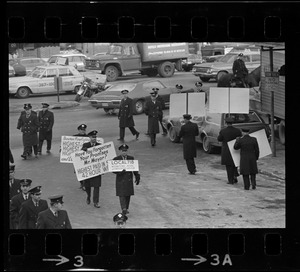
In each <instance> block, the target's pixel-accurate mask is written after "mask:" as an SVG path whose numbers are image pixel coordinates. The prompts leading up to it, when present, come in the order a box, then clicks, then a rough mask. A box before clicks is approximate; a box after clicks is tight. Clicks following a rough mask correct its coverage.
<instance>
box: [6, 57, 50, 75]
mask: <svg viewBox="0 0 300 272" xmlns="http://www.w3.org/2000/svg"><path fill="white" fill-rule="evenodd" d="M45 63H46V61H44V60H43V59H42V58H15V59H10V60H9V65H10V66H12V67H13V68H14V71H15V76H25V75H26V74H28V73H30V72H31V71H32V70H33V69H34V68H35V67H36V66H38V65H45Z"/></svg>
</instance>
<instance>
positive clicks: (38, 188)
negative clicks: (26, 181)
mask: <svg viewBox="0 0 300 272" xmlns="http://www.w3.org/2000/svg"><path fill="white" fill-rule="evenodd" d="M41 188H42V186H36V187H34V188H32V189H30V190H29V191H28V193H30V194H33V195H35V194H41V191H42V190H41Z"/></svg>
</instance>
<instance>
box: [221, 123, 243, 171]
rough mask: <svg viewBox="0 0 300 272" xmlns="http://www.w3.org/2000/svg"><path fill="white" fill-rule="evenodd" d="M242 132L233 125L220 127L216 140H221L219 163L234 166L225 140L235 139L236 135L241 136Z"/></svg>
mask: <svg viewBox="0 0 300 272" xmlns="http://www.w3.org/2000/svg"><path fill="white" fill-rule="evenodd" d="M241 136H242V132H241V131H240V130H239V129H238V128H235V127H233V126H228V127H226V128H223V129H221V131H220V132H219V136H218V141H219V142H222V152H221V164H222V165H231V166H235V165H234V162H233V159H232V156H231V153H230V151H229V148H228V144H227V142H230V141H232V140H235V139H236V137H241Z"/></svg>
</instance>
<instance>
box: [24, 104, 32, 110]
mask: <svg viewBox="0 0 300 272" xmlns="http://www.w3.org/2000/svg"><path fill="white" fill-rule="evenodd" d="M24 109H25V110H28V109H32V106H31V104H24Z"/></svg>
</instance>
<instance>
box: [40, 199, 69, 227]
mask: <svg viewBox="0 0 300 272" xmlns="http://www.w3.org/2000/svg"><path fill="white" fill-rule="evenodd" d="M49 199H50V207H49V208H48V209H47V210H45V211H42V212H40V213H39V215H38V219H37V224H36V225H37V229H72V226H71V223H70V220H69V216H68V213H67V211H65V210H62V206H63V203H64V202H63V195H56V196H51V197H49Z"/></svg>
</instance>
